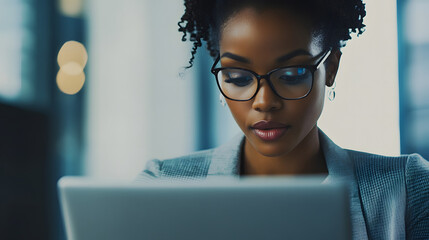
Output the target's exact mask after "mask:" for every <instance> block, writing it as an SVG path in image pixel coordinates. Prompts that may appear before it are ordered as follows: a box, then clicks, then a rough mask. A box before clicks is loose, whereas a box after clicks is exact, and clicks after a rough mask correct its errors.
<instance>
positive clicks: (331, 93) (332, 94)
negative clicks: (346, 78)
mask: <svg viewBox="0 0 429 240" xmlns="http://www.w3.org/2000/svg"><path fill="white" fill-rule="evenodd" d="M336 86H337V82H334V84H333V85H332V87H331V88H330V89H329V90H328V99H329V101H331V102H332V101H334V99H335V87H336Z"/></svg>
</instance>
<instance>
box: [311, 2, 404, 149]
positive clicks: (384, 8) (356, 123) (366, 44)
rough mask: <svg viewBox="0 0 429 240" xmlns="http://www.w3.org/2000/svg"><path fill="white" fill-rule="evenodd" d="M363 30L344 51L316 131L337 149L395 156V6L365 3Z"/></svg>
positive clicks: (397, 124)
mask: <svg viewBox="0 0 429 240" xmlns="http://www.w3.org/2000/svg"><path fill="white" fill-rule="evenodd" d="M365 2H366V8H367V16H366V17H365V18H364V23H365V24H366V25H367V27H366V31H365V32H364V33H363V35H361V36H360V37H357V38H356V37H355V38H354V39H352V40H351V41H350V42H349V43H348V44H347V46H346V47H345V48H344V49H343V56H342V59H341V65H340V69H339V73H338V75H337V87H336V93H337V94H336V99H335V100H334V101H333V102H330V101H326V103H325V109H324V113H323V114H322V117H321V119H320V120H319V126H320V128H321V129H322V130H324V131H325V133H326V134H327V135H328V136H329V137H330V138H331V139H332V140H333V141H334V142H336V143H337V144H338V145H340V146H342V147H345V148H351V149H356V150H361V151H367V152H373V153H379V154H387V155H396V154H399V153H400V146H399V99H398V64H397V62H398V56H397V24H396V23H397V21H396V1H391V0H377V1H369V0H368V1H365Z"/></svg>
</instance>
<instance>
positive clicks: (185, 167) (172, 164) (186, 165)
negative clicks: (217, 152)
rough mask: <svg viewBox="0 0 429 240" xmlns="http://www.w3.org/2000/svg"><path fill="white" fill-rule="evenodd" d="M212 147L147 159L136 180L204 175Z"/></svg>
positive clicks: (199, 176) (191, 177) (190, 177)
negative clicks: (180, 154)
mask: <svg viewBox="0 0 429 240" xmlns="http://www.w3.org/2000/svg"><path fill="white" fill-rule="evenodd" d="M213 150H214V149H207V150H201V151H197V152H194V153H191V154H187V155H183V156H180V157H175V158H169V159H164V160H160V159H152V160H149V161H148V162H147V163H146V165H145V169H144V170H143V171H142V172H141V173H140V174H139V175H138V176H137V179H136V181H145V180H150V179H152V180H153V179H160V178H176V179H184V180H186V179H195V178H201V177H205V176H206V175H207V171H208V168H209V166H210V162H211V156H212V153H213Z"/></svg>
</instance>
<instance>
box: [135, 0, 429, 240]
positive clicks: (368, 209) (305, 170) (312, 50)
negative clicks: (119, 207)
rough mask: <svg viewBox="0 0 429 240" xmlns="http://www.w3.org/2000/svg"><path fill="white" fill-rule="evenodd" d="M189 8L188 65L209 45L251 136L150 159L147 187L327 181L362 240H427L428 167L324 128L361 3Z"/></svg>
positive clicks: (221, 2) (318, 0)
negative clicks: (344, 190) (276, 178)
mask: <svg viewBox="0 0 429 240" xmlns="http://www.w3.org/2000/svg"><path fill="white" fill-rule="evenodd" d="M185 7H186V10H185V13H184V15H183V17H182V19H181V21H180V22H179V31H181V32H183V34H184V35H183V38H182V40H183V41H186V38H187V35H188V34H189V35H190V40H191V41H192V42H193V44H194V45H193V49H192V57H191V59H190V62H189V63H190V67H191V66H192V64H193V60H194V55H195V53H196V50H197V48H198V47H200V46H201V45H202V44H201V43H202V41H206V42H207V48H208V50H209V52H210V55H211V56H212V57H213V58H214V59H215V62H214V64H213V67H212V73H213V74H214V75H215V78H216V79H217V82H218V87H219V90H220V93H221V94H222V95H221V96H222V97H223V98H222V102H224V103H226V104H227V105H228V107H229V109H230V111H231V113H232V115H233V117H234V119H235V121H236V122H237V124H238V126H239V127H240V128H241V130H242V132H243V134H244V136H243V134H240V135H239V136H237V137H236V138H234V139H232V140H231V141H230V142H228V143H225V144H223V145H222V146H220V147H218V148H215V149H209V150H205V151H200V152H197V153H193V154H191V155H187V156H183V157H179V158H174V159H167V160H164V161H159V160H156V159H155V160H152V161H150V162H148V164H147V166H146V169H145V170H144V171H143V172H142V174H141V175H140V176H139V179H140V180H147V179H151V178H159V177H170V178H176V179H196V178H207V177H210V176H213V175H232V176H243V175H284V174H288V175H290V174H292V175H297V174H325V175H327V178H326V181H337V180H338V181H340V180H341V181H347V182H348V183H349V184H350V187H351V188H350V189H351V191H350V202H351V213H352V223H353V225H352V226H353V237H354V239H367V238H370V239H403V238H405V237H407V238H411V239H429V202H428V201H429V162H428V161H426V160H425V159H423V158H422V157H421V156H420V155H418V154H413V155H406V156H400V157H386V156H379V155H373V154H368V153H363V152H356V151H352V150H345V149H342V148H340V147H338V146H337V145H335V144H334V143H333V142H332V141H331V140H330V139H329V138H328V137H327V136H326V135H325V134H324V133H323V132H322V131H321V130H320V129H319V128H318V127H317V120H318V119H319V117H320V115H321V112H322V109H323V103H324V98H325V86H328V87H331V86H333V84H334V82H335V76H336V73H337V70H338V67H339V64H340V59H341V50H340V49H341V47H343V46H344V43H345V41H347V40H349V39H350V38H351V37H350V33H352V32H354V33H358V34H362V32H363V29H364V27H365V25H364V24H363V18H364V17H365V14H366V13H365V8H364V4H363V3H362V1H361V0H331V1H323V0H283V1H280V0H278V1H276V0H271V1H268V0H265V1H261V0H241V1H240V0H218V1H207V0H196V1H191V0H185ZM333 97H335V92H332V91H331V93H330V98H333Z"/></svg>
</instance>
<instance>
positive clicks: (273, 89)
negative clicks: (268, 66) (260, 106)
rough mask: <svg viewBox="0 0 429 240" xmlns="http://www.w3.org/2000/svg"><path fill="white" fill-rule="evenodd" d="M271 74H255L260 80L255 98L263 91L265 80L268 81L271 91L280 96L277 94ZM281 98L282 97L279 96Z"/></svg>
mask: <svg viewBox="0 0 429 240" xmlns="http://www.w3.org/2000/svg"><path fill="white" fill-rule="evenodd" d="M271 73H272V72H269V73H267V74H264V75H259V74H255V75H256V79H258V89H257V90H256V93H255V96H256V95H257V94H258V92H259V90H260V89H261V80H262V79H265V80H266V81H267V84H268V86H269V87H270V89H271V91H273V93H274V94H275V95H277V96H279V94H278V93H277V91H276V89H275V87H274V85H273V83H272V82H271V79H270V77H271ZM279 97H280V96H279Z"/></svg>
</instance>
